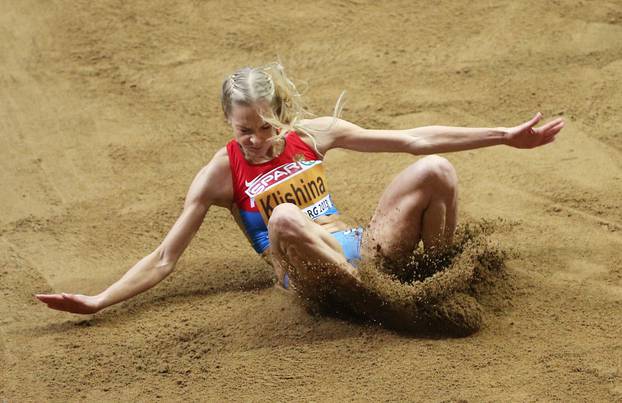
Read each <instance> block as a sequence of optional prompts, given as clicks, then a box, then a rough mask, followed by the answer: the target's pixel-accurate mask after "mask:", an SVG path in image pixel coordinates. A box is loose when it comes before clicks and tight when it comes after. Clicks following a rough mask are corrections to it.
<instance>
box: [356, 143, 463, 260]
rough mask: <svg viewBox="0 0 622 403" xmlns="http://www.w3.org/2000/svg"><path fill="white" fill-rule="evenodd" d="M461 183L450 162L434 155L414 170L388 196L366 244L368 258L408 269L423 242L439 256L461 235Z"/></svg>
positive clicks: (403, 175) (401, 177)
mask: <svg viewBox="0 0 622 403" xmlns="http://www.w3.org/2000/svg"><path fill="white" fill-rule="evenodd" d="M457 199H458V177H457V175H456V171H455V169H454V167H453V166H452V165H451V163H450V162H449V161H447V160H446V159H445V158H442V157H439V156H436V155H432V156H428V157H425V158H422V159H420V160H419V161H417V162H415V163H413V164H412V165H410V166H408V167H407V168H406V169H404V170H403V171H402V172H400V173H399V174H398V176H397V177H396V178H395V179H394V180H393V182H391V184H390V185H389V186H388V187H387V189H386V190H385V192H384V193H383V195H382V197H381V199H380V202H379V203H378V207H377V208H376V211H375V213H374V216H373V217H372V220H371V222H370V224H369V228H368V230H367V231H366V233H365V236H364V239H363V253H364V254H365V255H367V256H371V257H380V258H382V259H384V260H386V261H388V262H391V264H390V265H389V266H391V265H394V266H402V265H404V264H406V263H407V260H408V259H410V257H411V255H412V252H413V251H414V250H415V249H416V248H417V246H418V244H419V242H420V241H423V244H424V247H425V249H426V252H427V253H431V254H434V253H436V252H438V251H440V250H442V249H443V248H444V247H445V246H447V245H449V244H451V242H452V239H453V235H454V231H455V229H456V221H457V208H458V203H457Z"/></svg>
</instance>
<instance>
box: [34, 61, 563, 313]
mask: <svg viewBox="0 0 622 403" xmlns="http://www.w3.org/2000/svg"><path fill="white" fill-rule="evenodd" d="M221 101H222V107H223V111H224V115H225V118H226V119H227V122H228V123H229V124H230V125H231V127H232V129H233V133H234V139H232V140H231V141H230V142H229V143H228V144H227V145H226V147H223V148H222V149H220V150H219V151H218V152H216V154H215V155H214V156H213V158H212V160H211V161H210V162H209V163H208V164H207V165H206V166H205V167H203V168H202V169H201V170H200V171H199V173H198V174H197V176H196V177H195V178H194V181H193V182H192V185H191V186H190V189H189V190H188V194H187V196H186V200H185V204H184V209H183V212H182V213H181V215H180V217H179V218H178V219H177V221H176V222H175V224H174V225H173V227H172V228H171V230H170V231H169V233H168V234H167V235H166V237H165V238H164V240H163V241H162V243H161V244H160V245H159V246H158V247H157V248H156V249H155V250H154V251H153V252H151V253H150V254H149V255H147V256H146V257H144V258H143V259H141V260H140V261H139V262H138V263H136V265H134V266H133V267H132V268H131V269H130V270H129V271H128V272H127V273H126V274H125V275H123V276H122V277H121V279H119V280H118V281H116V282H115V283H114V284H112V285H111V286H110V287H108V288H107V289H105V290H104V291H103V292H101V293H100V294H98V295H93V296H88V295H81V294H65V293H63V294H39V295H36V298H37V299H39V300H40V301H42V302H44V303H45V304H47V306H48V307H50V308H52V309H57V310H61V311H67V312H73V313H81V314H91V313H95V312H98V311H100V310H102V309H104V308H106V307H108V306H111V305H113V304H116V303H118V302H121V301H124V300H127V299H129V298H131V297H133V296H135V295H137V294H139V293H141V292H143V291H145V290H147V289H149V288H151V287H153V286H155V285H156V284H158V283H159V282H160V281H162V280H163V279H164V278H165V277H166V276H168V275H169V274H170V273H171V272H172V271H173V269H174V268H175V265H176V263H177V261H178V260H179V258H180V256H181V255H182V253H183V252H184V250H185V249H186V247H187V246H188V244H189V243H190V241H191V240H192V238H193V236H194V235H195V234H196V232H197V231H198V229H199V227H200V226H201V224H202V223H203V221H204V219H205V216H206V214H207V212H208V210H209V208H210V207H212V206H219V207H224V208H226V209H229V210H230V211H231V214H232V215H233V217H234V219H235V220H236V222H237V224H238V225H239V226H240V228H241V229H242V231H243V232H244V233H245V235H246V236H247V238H248V239H249V241H250V242H251V244H252V246H253V248H254V249H255V250H256V251H257V253H259V254H261V255H262V256H263V257H264V258H265V259H266V260H267V261H268V262H269V263H270V264H271V265H272V266H273V267H274V270H275V273H276V277H277V282H278V285H279V286H280V287H283V288H286V289H288V290H298V291H301V292H303V291H304V290H309V289H313V288H314V287H322V286H324V287H325V286H326V285H331V284H334V285H335V286H337V285H338V286H339V287H355V286H356V285H357V283H358V282H359V281H360V280H359V276H358V275H357V268H356V266H357V264H358V262H359V261H360V260H361V259H375V258H384V259H388V260H390V261H397V262H399V261H400V260H401V259H402V260H403V259H405V258H408V257H409V256H410V255H411V254H412V252H413V250H414V249H416V248H417V246H418V244H419V242H420V241H422V242H423V246H424V248H425V249H426V251H428V252H431V253H434V252H435V251H440V250H442V249H443V247H445V246H447V245H450V244H451V242H452V238H453V235H454V230H455V228H456V215H457V177H456V172H455V170H454V168H453V166H452V165H451V164H450V163H449V162H448V161H447V160H446V159H444V158H442V157H439V156H436V155H430V154H435V153H443V152H454V151H462V150H470V149H475V148H481V147H488V146H494V145H502V144H503V145H508V146H511V147H515V148H534V147H539V146H542V145H545V144H548V143H550V142H552V141H554V140H555V135H556V134H557V133H558V132H559V131H560V130H561V129H562V128H563V127H564V121H563V120H562V119H561V118H557V119H554V120H552V121H550V122H548V123H546V124H544V125H542V126H540V127H535V125H536V124H537V123H538V122H539V121H540V120H541V118H542V116H541V114H540V113H537V114H536V115H535V116H534V117H533V118H532V119H530V120H529V121H527V122H525V123H523V124H520V125H518V126H515V127H510V128H503V127H498V128H463V127H447V126H426V127H418V128H414V129H408V130H372V129H365V128H362V127H360V126H357V125H356V124H353V123H350V122H347V121H345V120H342V119H340V118H339V117H338V116H339V115H340V109H341V97H340V99H339V101H338V102H337V106H336V108H335V113H334V115H333V116H332V117H319V118H310V114H308V113H307V112H306V110H305V109H304V108H303V107H302V104H301V100H300V94H299V93H298V92H297V90H296V88H295V86H294V84H293V83H292V82H291V81H290V80H289V79H288V78H287V76H286V75H285V73H284V70H283V68H282V66H281V65H280V64H278V63H273V64H270V65H267V66H262V67H257V68H250V67H246V68H242V69H240V70H238V71H236V72H235V73H233V74H232V75H231V76H229V77H227V78H226V79H225V80H224V82H223V85H222V93H221ZM334 148H343V149H348V150H355V151H364V152H402V153H410V154H413V155H427V156H426V157H424V158H421V159H420V160H418V161H417V162H415V163H413V164H411V165H410V166H408V167H406V168H405V169H404V170H403V171H402V172H401V173H399V174H398V175H397V177H396V178H395V179H394V180H393V181H392V182H391V184H390V185H389V186H388V187H387V189H386V190H385V191H384V193H383V194H382V196H381V198H380V201H379V203H378V206H377V208H376V211H375V212H374V215H373V217H372V219H371V222H370V223H369V225H368V226H367V227H366V228H365V229H364V230H363V229H362V228H349V227H348V226H347V225H346V224H345V223H344V222H343V221H342V220H341V218H340V215H339V213H338V206H335V205H334V204H333V200H332V198H331V194H330V187H329V182H328V181H327V179H326V176H325V172H324V170H323V166H322V160H323V158H324V156H325V155H326V153H327V152H329V151H330V150H332V149H334Z"/></svg>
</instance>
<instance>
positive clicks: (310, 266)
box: [268, 203, 358, 292]
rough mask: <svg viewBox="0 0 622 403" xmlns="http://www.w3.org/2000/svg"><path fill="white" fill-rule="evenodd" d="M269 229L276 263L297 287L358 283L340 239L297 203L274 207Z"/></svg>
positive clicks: (353, 284)
mask: <svg viewBox="0 0 622 403" xmlns="http://www.w3.org/2000/svg"><path fill="white" fill-rule="evenodd" d="M268 231H269V234H270V244H271V250H272V255H273V259H274V261H275V266H277V267H281V268H283V269H285V271H286V272H287V273H288V275H289V278H290V280H291V281H292V282H293V283H294V284H296V288H297V289H298V290H301V291H303V290H302V289H303V288H304V289H313V288H315V287H317V288H320V287H327V286H328V287H330V286H332V285H333V284H334V285H346V286H355V285H356V284H357V283H358V277H357V272H356V269H355V268H354V267H352V266H351V265H350V264H349V263H348V262H347V261H346V258H345V256H344V254H343V251H342V249H341V245H339V242H337V241H336V240H335V239H334V238H333V237H332V236H331V235H330V234H329V233H328V232H327V231H326V230H324V229H323V228H322V227H321V226H320V225H318V224H316V223H314V222H313V221H311V220H310V219H309V218H308V217H307V216H306V215H304V214H303V213H302V212H301V211H300V209H299V208H298V207H297V206H295V205H294V204H289V203H284V204H280V205H278V206H277V207H276V208H275V209H274V212H273V213H272V216H271V217H270V221H269V223H268ZM303 292H304V291H303Z"/></svg>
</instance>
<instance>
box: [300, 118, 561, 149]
mask: <svg viewBox="0 0 622 403" xmlns="http://www.w3.org/2000/svg"><path fill="white" fill-rule="evenodd" d="M541 119H542V115H541V114H540V113H537V114H536V115H535V116H534V117H533V118H532V119H530V120H529V121H526V122H524V123H522V124H520V125H517V126H514V127H509V128H506V127H497V128H468V127H451V126H424V127H417V128H414V129H406V130H371V129H364V128H362V127H359V126H357V125H355V124H353V123H350V122H347V121H345V120H342V119H338V120H337V121H336V122H335V124H334V125H333V126H332V127H331V129H330V130H329V131H326V132H324V133H322V134H321V135H320V136H318V137H319V139H318V140H319V141H318V143H319V144H318V146H319V148H320V149H321V152H325V151H328V150H329V149H331V148H346V149H350V150H356V151H366V152H407V153H411V154H416V155H427V154H435V153H445V152H454V151H463V150H471V149H475V148H482V147H489V146H493V145H499V144H505V145H509V146H512V147H516V148H534V147H538V146H541V145H544V144H548V143H550V142H552V141H554V140H555V136H556V135H557V133H559V131H560V130H561V129H562V128H563V127H564V120H563V119H561V118H557V119H554V120H552V121H550V122H548V123H546V124H544V125H542V126H540V127H535V125H536V124H538V122H539V121H540V120H541ZM331 120H332V118H318V119H315V120H314V121H310V125H311V127H313V126H314V125H316V126H317V127H321V126H322V125H327V124H330V122H331Z"/></svg>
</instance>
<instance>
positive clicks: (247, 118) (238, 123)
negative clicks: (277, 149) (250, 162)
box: [230, 104, 274, 159]
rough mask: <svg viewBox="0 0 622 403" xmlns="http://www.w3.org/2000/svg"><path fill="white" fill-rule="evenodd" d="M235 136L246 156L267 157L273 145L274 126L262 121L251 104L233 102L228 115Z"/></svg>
mask: <svg viewBox="0 0 622 403" xmlns="http://www.w3.org/2000/svg"><path fill="white" fill-rule="evenodd" d="M230 122H231V126H232V127H233V132H234V133H235V138H236V140H237V141H238V143H239V144H240V146H242V150H243V151H244V154H245V155H246V156H247V158H250V159H261V158H263V157H267V156H268V154H269V153H270V151H271V148H272V145H273V142H272V140H273V137H274V128H273V127H272V126H271V125H270V124H269V123H266V122H264V120H263V119H262V118H261V117H260V116H259V115H258V114H257V110H256V109H255V107H253V106H249V105H241V104H234V105H233V107H232V109H231V116H230Z"/></svg>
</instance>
